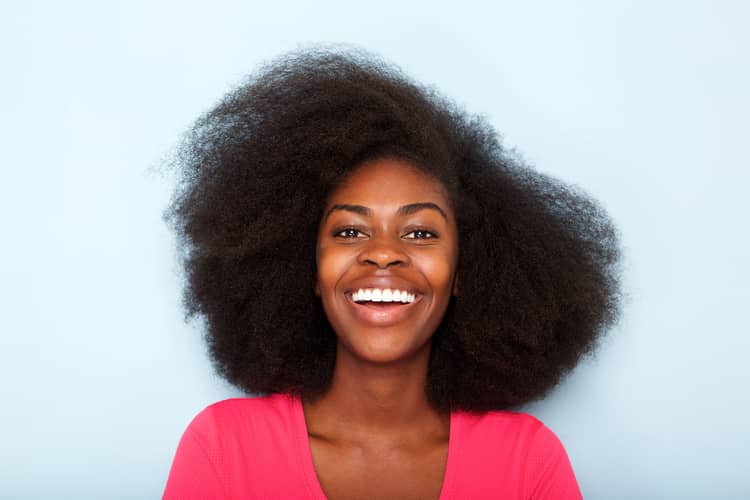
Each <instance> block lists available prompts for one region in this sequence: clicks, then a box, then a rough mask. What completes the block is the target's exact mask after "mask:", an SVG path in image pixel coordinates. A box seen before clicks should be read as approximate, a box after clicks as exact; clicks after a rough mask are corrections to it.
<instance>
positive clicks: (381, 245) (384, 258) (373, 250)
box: [359, 237, 409, 269]
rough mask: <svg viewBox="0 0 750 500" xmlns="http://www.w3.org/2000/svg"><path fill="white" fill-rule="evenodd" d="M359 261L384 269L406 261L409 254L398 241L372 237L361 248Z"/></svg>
mask: <svg viewBox="0 0 750 500" xmlns="http://www.w3.org/2000/svg"><path fill="white" fill-rule="evenodd" d="M359 262H360V263H361V264H367V265H375V266H377V267H378V268H380V269H386V268H388V267H391V266H398V265H403V264H406V263H408V262H409V256H408V255H407V254H406V252H405V251H404V249H403V247H402V245H401V242H400V241H393V240H392V239H389V238H384V237H381V238H376V239H372V240H371V241H370V242H369V244H368V245H367V246H366V247H365V248H363V249H362V253H361V254H360V256H359Z"/></svg>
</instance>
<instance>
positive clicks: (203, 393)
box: [0, 0, 750, 499]
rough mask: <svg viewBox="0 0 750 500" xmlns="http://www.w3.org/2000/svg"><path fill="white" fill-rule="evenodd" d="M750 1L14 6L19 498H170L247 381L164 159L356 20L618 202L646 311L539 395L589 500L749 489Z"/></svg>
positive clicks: (7, 149) (6, 427)
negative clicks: (178, 461) (293, 59)
mask: <svg viewBox="0 0 750 500" xmlns="http://www.w3.org/2000/svg"><path fill="white" fill-rule="evenodd" d="M748 5H750V4H748V3H747V2H742V1H737V2H727V1H711V2H709V1H702V2H699V1H681V2H677V1H673V2H666V1H658V0H657V1H645V0H644V1H630V2H625V1H620V2H600V1H578V2H553V1H549V2H538V1H525V2H518V1H516V2H510V1H499V2H476V1H462V2H443V1H434V0H433V1H430V2H426V1H425V2H407V1H403V0H400V1H390V0H389V1H381V2H367V3H358V2H345V1H336V2H327V1H310V2H301V1H299V2H250V1H245V2H240V1H227V0H220V1H213V2H189V1H184V0H183V1H179V2H178V1H176V0H172V1H163V2H159V1H151V2H146V1H143V0H131V1H129V2H93V1H91V2H80V1H67V2H52V1H46V2H34V1H30V2H25V3H23V4H22V3H21V2H16V3H15V4H14V5H11V4H10V2H8V3H4V4H3V6H2V7H0V65H1V66H0V68H1V71H2V73H1V75H2V78H1V79H0V116H1V117H2V118H1V119H0V141H2V142H1V144H2V148H1V149H0V229H1V230H2V233H1V236H0V238H1V240H0V241H1V244H0V312H1V313H2V314H0V333H1V336H0V342H1V344H0V396H1V398H0V404H1V405H2V406H1V407H0V408H1V409H0V497H2V498H19V499H20V498H24V499H26V498H75V499H101V498H122V499H126V498H127V499H132V498H157V497H159V496H160V494H161V491H162V488H163V485H164V482H165V479H166V476H167V473H168V470H169V466H170V463H171V460H172V457H173V453H174V451H175V447H176V445H177V442H178V439H179V437H180V435H181V433H182V431H183V429H184V427H185V426H186V425H187V423H188V422H189V421H190V419H191V418H192V416H193V415H195V414H196V413H197V412H198V411H200V410H201V409H202V408H203V407H204V406H205V405H207V404H209V403H211V402H214V401H217V400H220V399H223V398H226V397H230V396H236V395H238V394H239V393H238V392H237V391H236V390H234V389H232V388H231V387H229V386H228V385H226V384H225V383H224V382H222V381H221V380H219V379H218V378H217V376H216V375H215V374H214V373H213V372H212V369H211V365H210V362H209V361H208V359H207V357H206V354H205V347H204V343H203V341H202V333H201V329H200V325H199V324H196V323H185V322H184V321H183V312H182V310H181V304H180V289H181V281H180V280H181V277H180V274H179V267H178V264H177V259H176V253H175V247H174V240H173V238H172V235H171V234H170V232H169V230H168V228H167V227H166V226H165V224H164V223H163V221H162V219H161V216H162V212H163V209H164V208H165V206H166V204H167V202H168V200H169V196H170V192H171V189H172V185H171V180H170V179H169V177H165V176H164V175H161V174H158V173H157V172H158V170H159V168H160V166H161V165H162V164H163V162H164V159H165V158H167V157H168V156H169V154H170V152H171V151H172V150H173V148H174V147H175V145H176V144H177V142H178V141H179V138H180V135H181V134H182V133H183V132H184V131H185V130H186V129H187V128H188V127H189V125H190V123H191V122H192V121H193V120H194V119H195V118H197V117H198V116H199V115H200V114H201V113H202V112H204V111H206V110H207V109H208V108H210V106H211V105H213V104H214V103H216V102H217V100H218V99H219V98H220V97H221V96H222V95H223V94H224V93H225V92H226V91H228V90H229V89H231V88H232V87H233V86H234V85H236V84H237V83H238V82H240V81H242V78H243V77H244V76H245V75H246V74H248V73H249V72H251V71H252V70H253V69H254V68H255V67H256V66H257V65H258V64H259V63H261V62H263V61H266V60H268V59H271V58H273V57H275V56H277V55H279V54H280V53H282V52H284V51H287V50H290V49H295V48H297V47H299V46H301V45H304V44H307V43H311V42H338V43H349V44H354V45H357V46H359V47H362V48H365V49H368V50H371V51H374V52H376V53H378V54H380V55H382V56H384V57H385V58H386V59H388V60H390V61H393V62H394V63H396V64H398V65H400V66H401V67H402V68H403V69H404V70H405V71H406V72H407V73H409V74H410V75H412V76H413V77H414V78H415V79H416V80H418V81H420V82H423V83H427V84H431V85H435V86H436V87H437V88H439V89H440V90H441V92H442V93H443V94H445V95H447V96H449V97H451V98H453V99H454V100H456V101H457V102H458V103H460V104H461V105H463V106H465V108H466V109H467V110H468V111H470V112H472V113H478V114H482V115H484V116H486V117H487V118H488V119H489V120H490V122H491V123H492V124H493V125H494V126H495V127H496V128H497V130H498V131H499V132H501V133H502V134H503V137H504V142H505V144H506V145H507V146H508V147H509V148H516V149H517V150H518V151H520V152H521V153H522V155H523V156H524V157H525V158H526V160H527V161H528V162H529V163H531V164H533V165H535V166H536V168H538V169H539V170H541V171H544V172H546V173H549V174H552V175H554V176H557V177H559V178H562V179H564V180H565V181H567V182H570V183H573V184H575V185H578V186H580V187H581V188H583V189H585V190H588V191H589V192H590V193H592V194H593V195H594V196H595V197H596V198H598V199H599V200H601V202H602V204H603V205H604V206H605V207H606V209H607V210H608V211H609V212H610V213H611V215H612V217H613V218H614V219H615V220H616V221H617V223H618V225H619V228H620V231H621V235H622V241H623V247H624V251H625V256H626V259H625V263H624V270H625V274H624V278H625V279H624V285H625V292H626V294H627V297H628V299H627V302H626V304H625V308H624V314H623V319H622V321H621V322H620V324H619V325H618V326H617V328H615V329H614V330H613V331H611V333H610V334H609V335H608V336H607V338H606V340H605V341H604V342H603V343H602V344H601V345H600V347H599V349H598V352H597V355H596V356H595V357H594V358H591V359H587V360H586V361H585V362H584V363H582V364H581V365H580V366H579V367H578V369H576V371H575V372H574V373H573V374H572V375H571V376H570V377H568V378H567V379H566V380H565V381H564V383H563V384H562V385H561V386H559V387H558V388H557V389H556V390H555V391H554V392H553V393H552V394H551V395H550V396H549V397H548V398H547V399H546V400H544V401H541V402H538V403H535V404H532V405H530V406H529V407H528V408H526V409H527V410H528V411H530V412H532V413H534V414H535V415H537V416H539V417H540V418H541V419H542V420H544V421H545V423H547V425H548V426H549V427H551V428H552V429H553V430H554V431H555V432H556V433H557V434H558V436H559V437H560V438H561V439H562V441H563V443H564V444H565V446H566V448H567V450H568V453H569V455H570V458H571V460H572V462H573V465H574V468H575V470H576V472H577V476H578V479H579V482H580V485H581V488H582V490H583V493H584V496H585V497H586V498H590V499H610V498H611V499H615V498H675V499H678V498H679V499H690V498H706V499H709V498H710V499H723V498H749V497H750V479H748V472H750V458H748V457H749V455H750V431H748V423H749V422H750V401H749V400H748V389H747V386H748V384H749V383H750V368H748V352H749V351H750V339H749V335H750V328H749V326H748V325H749V324H750V322H749V321H748V302H749V299H750V292H749V291H748V282H749V281H750V266H749V265H748V257H750V252H749V251H748V245H749V244H750V236H748V233H749V231H748V227H749V226H750V225H748V223H747V222H746V219H747V216H748V214H750V210H748V202H747V198H748V197H747V194H746V192H747V190H748V187H749V186H750V174H749V173H748V167H749V166H750V164H749V162H748V160H749V159H750V154H748V148H749V147H750V144H749V141H748V129H749V127H748V116H750V99H749V98H748V89H750V64H748V51H749V49H750V35H748V30H747V24H748V20H749V19H750V7H748ZM268 286H274V284H273V283H268Z"/></svg>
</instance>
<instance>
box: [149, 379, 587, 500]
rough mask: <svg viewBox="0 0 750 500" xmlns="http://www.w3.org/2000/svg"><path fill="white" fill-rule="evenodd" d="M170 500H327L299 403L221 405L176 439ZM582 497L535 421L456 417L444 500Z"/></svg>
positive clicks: (283, 398) (518, 416) (556, 447)
mask: <svg viewBox="0 0 750 500" xmlns="http://www.w3.org/2000/svg"><path fill="white" fill-rule="evenodd" d="M164 498H167V499H172V498H180V499H189V498H196V499H197V498H212V499H213V498H217V499H218V498H227V499H234V498H237V499H240V498H242V499H244V498H247V499H295V500H296V499H299V500H303V499H308V500H326V496H325V493H324V492H323V488H322V487H321V485H320V481H319V480H318V477H317V474H316V473H315V466H314V464H313V460H312V453H311V450H310V439H309V437H308V433H307V424H306V423H305V415H304V411H303V408H302V402H301V400H300V399H299V398H298V397H295V396H291V395H287V394H272V395H268V396H263V397H257V398H235V399H228V400H225V401H221V402H219V403H215V404H213V405H211V406H209V407H207V408H206V409H205V410H203V411H202V412H200V413H199V414H198V415H197V416H196V417H195V418H194V419H193V421H192V422H191V423H190V425H189V426H188V428H187V429H186V431H185V433H184V434H183V436H182V439H181V440H180V444H179V445H178V448H177V453H176V454H175V458H174V462H173V464H172V469H171V471H170V474H169V478H168V480H167V485H166V488H165V491H164ZM485 498H486V499H511V498H518V499H552V498H554V499H565V500H567V499H580V498H581V494H580V491H579V489H578V485H577V483H576V479H575V475H574V474H573V470H572V468H571V465H570V461H569V460H568V457H567V454H566V453H565V450H564V448H563V447H562V444H560V441H559V440H558V439H557V437H556V436H555V435H554V434H553V433H552V431H550V430H549V429H548V428H547V427H546V426H544V424H542V423H541V422H540V421H539V420H538V419H536V418H535V417H533V416H531V415H528V414H524V413H516V412H509V411H491V412H485V413H469V412H463V411H453V412H451V415H450V431H449V440H448V460H447V464H446V467H445V474H444V477H443V484H442V487H441V492H440V497H439V500H454V499H459V500H460V499H485Z"/></svg>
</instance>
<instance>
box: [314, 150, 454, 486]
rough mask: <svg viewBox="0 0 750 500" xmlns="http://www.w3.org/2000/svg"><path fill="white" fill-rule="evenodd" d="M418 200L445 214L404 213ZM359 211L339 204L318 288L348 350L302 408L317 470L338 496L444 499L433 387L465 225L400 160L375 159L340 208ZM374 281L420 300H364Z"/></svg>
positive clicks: (441, 434)
mask: <svg viewBox="0 0 750 500" xmlns="http://www.w3.org/2000/svg"><path fill="white" fill-rule="evenodd" d="M414 204H423V205H424V204H434V205H435V206H436V207H437V208H427V209H420V210H415V211H405V210H403V207H405V206H410V205H411V206H413V205H414ZM353 205H356V206H357V207H361V208H357V209H356V210H354V211H352V209H350V208H344V209H341V210H337V209H335V208H333V209H332V210H333V211H332V213H331V215H330V217H324V219H323V221H321V228H320V232H319V238H318V255H317V263H318V284H317V286H316V293H317V294H318V295H319V296H320V297H321V300H322V302H323V306H324V308H325V310H326V315H327V316H328V319H329V321H330V322H331V325H332V326H333V327H334V330H335V331H336V334H337V337H338V344H337V356H336V366H335V369H334V375H333V379H332V383H331V387H330V389H329V391H328V392H327V393H326V394H325V395H323V396H322V397H321V398H320V399H318V400H316V401H305V402H303V408H304V413H305V420H306V423H307V429H308V435H309V438H310V449H311V452H312V459H313V464H314V466H315V471H316V473H317V476H318V480H319V482H320V484H321V487H322V489H323V491H324V492H325V494H326V495H327V496H328V498H329V499H331V500H340V499H386V498H388V499H394V498H398V499H437V498H438V497H439V495H440V490H441V488H442V484H443V478H444V475H445V470H446V464H447V456H448V441H449V430H450V429H449V427H450V415H449V414H448V413H440V412H438V411H436V410H435V409H434V408H432V407H431V405H430V404H429V402H428V400H427V397H426V394H425V390H424V388H425V383H426V380H427V369H428V363H429V358H430V347H431V337H432V334H433V333H434V331H435V329H436V328H437V326H438V325H439V323H440V321H441V320H442V317H443V315H444V313H445V309H446V308H447V305H448V303H449V301H450V299H451V296H452V295H453V294H454V293H455V290H456V262H457V255H458V233H457V227H456V223H455V219H454V216H453V212H452V210H451V208H450V203H449V202H448V199H447V196H446V195H445V193H444V189H443V188H442V186H441V185H440V184H439V183H438V182H437V181H435V180H434V179H432V178H430V177H428V176H426V175H425V174H423V173H421V172H419V171H418V170H416V169H414V168H413V167H410V165H409V164H407V163H405V162H403V161H400V160H392V159H391V160H388V159H386V160H378V161H375V162H370V163H367V164H365V166H363V167H362V168H360V169H358V170H357V171H355V172H354V174H352V175H351V177H350V178H349V179H348V180H347V182H345V183H344V184H343V185H342V186H341V187H340V188H339V189H338V190H336V191H335V192H334V193H333V194H332V196H331V200H330V203H329V207H337V206H339V207H340V206H344V207H350V206H353ZM362 208H366V209H367V210H363V209H362ZM404 212H409V213H408V214H406V215H404ZM342 228H343V230H342ZM372 283H375V284H376V285H373V286H381V284H382V287H383V288H387V287H391V288H394V289H396V288H401V289H407V288H408V289H409V290H413V291H415V293H416V296H417V297H418V298H417V300H416V301H415V302H414V303H412V304H410V305H404V306H403V308H402V307H401V306H397V305H394V306H392V307H391V308H390V309H389V308H388V307H380V306H382V305H383V304H374V305H370V306H369V308H368V307H367V306H364V305H362V304H360V303H355V302H354V300H353V298H352V295H351V292H350V291H351V290H352V289H353V288H355V289H356V288H357V287H367V286H370V285H371V284H372ZM391 311H395V312H391Z"/></svg>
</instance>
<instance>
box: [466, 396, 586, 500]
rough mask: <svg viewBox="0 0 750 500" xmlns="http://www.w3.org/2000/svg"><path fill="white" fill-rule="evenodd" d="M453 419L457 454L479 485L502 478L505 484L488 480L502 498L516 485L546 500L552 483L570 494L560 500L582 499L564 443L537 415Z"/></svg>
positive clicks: (480, 415) (497, 413) (494, 413)
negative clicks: (578, 493)
mask: <svg viewBox="0 0 750 500" xmlns="http://www.w3.org/2000/svg"><path fill="white" fill-rule="evenodd" d="M454 422H456V425H457V429H456V436H457V441H459V442H457V443H456V446H455V451H454V456H455V458H456V459H457V460H458V461H459V462H460V464H459V466H460V468H461V469H462V470H463V471H464V472H465V473H466V474H467V475H471V476H473V479H472V480H473V481H474V482H475V483H476V482H485V483H486V482H487V479H486V478H491V477H501V478H502V484H497V485H494V484H493V485H491V484H489V483H487V484H485V486H484V488H485V489H488V490H492V491H497V493H498V495H500V496H502V495H504V494H506V492H505V490H504V489H503V488H512V491H523V492H524V493H525V494H527V496H526V497H527V498H529V497H531V498H547V497H546V496H544V495H540V494H539V493H540V492H541V491H542V490H544V489H546V488H550V487H551V488H553V491H554V489H555V488H557V489H558V490H559V491H565V492H566V494H565V495H562V496H560V497H559V498H578V497H577V496H576V493H577V491H578V488H577V484H576V480H575V475H574V474H573V470H572V468H571V466H570V462H569V460H568V456H567V453H566V452H565V449H564V447H563V445H562V443H561V442H560V440H559V439H558V437H557V436H556V435H555V433H554V432H552V431H551V430H550V429H549V428H548V427H547V426H546V425H544V423H542V422H541V421H540V420H539V419H537V418H536V417H534V416H532V415H529V414H526V413H517V412H510V411H490V412H486V413H463V412H461V413H457V414H456V415H455V416H454ZM509 491H510V490H509ZM568 492H569V493H568ZM551 498H555V497H554V496H553V497H551Z"/></svg>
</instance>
